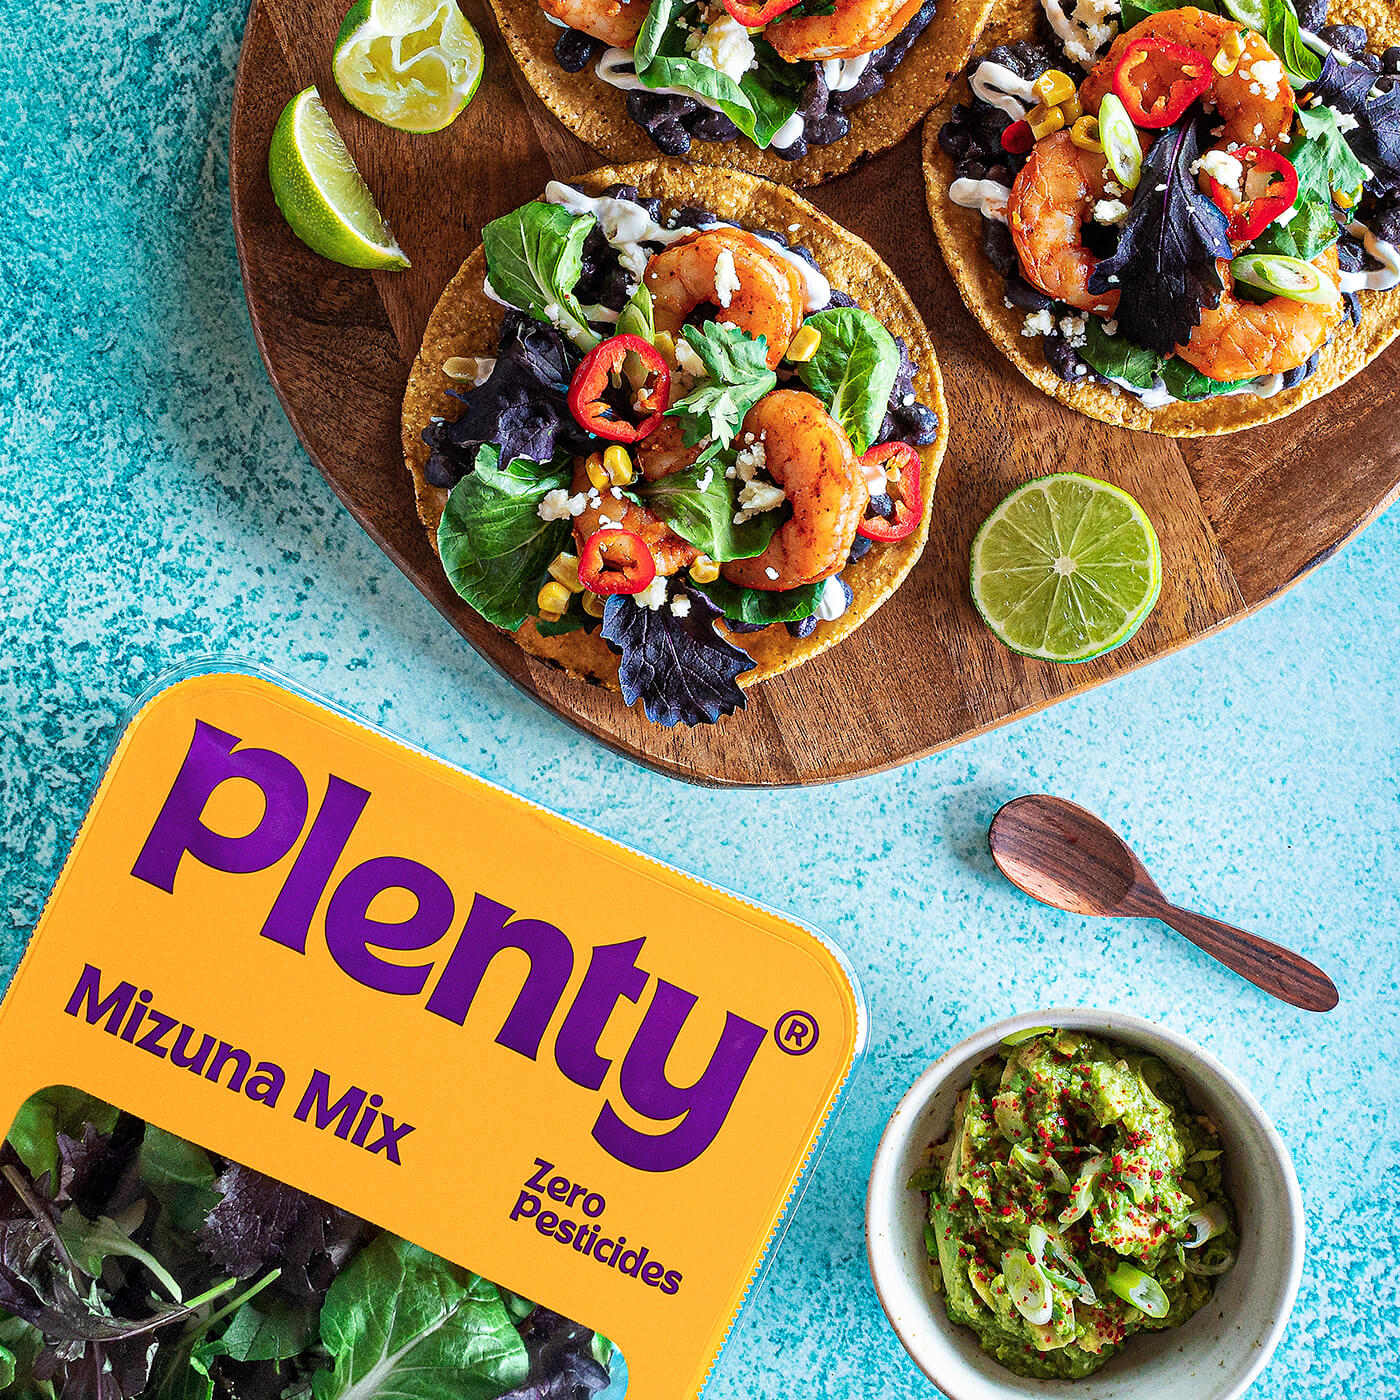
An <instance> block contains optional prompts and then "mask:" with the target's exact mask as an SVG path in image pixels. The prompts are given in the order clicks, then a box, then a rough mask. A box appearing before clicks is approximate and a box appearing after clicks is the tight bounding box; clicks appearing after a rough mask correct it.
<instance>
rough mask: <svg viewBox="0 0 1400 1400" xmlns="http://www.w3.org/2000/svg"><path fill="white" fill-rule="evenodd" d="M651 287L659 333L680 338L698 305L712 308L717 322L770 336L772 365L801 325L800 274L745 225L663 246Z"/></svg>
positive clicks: (650, 266) (651, 266)
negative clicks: (743, 228) (741, 227)
mask: <svg viewBox="0 0 1400 1400" xmlns="http://www.w3.org/2000/svg"><path fill="white" fill-rule="evenodd" d="M646 285H647V288H648V290H649V291H650V292H651V296H652V314H653V318H654V320H655V324H656V329H657V330H658V331H664V332H666V333H667V334H668V335H671V336H674V337H676V338H679V336H680V333H681V327H682V326H683V325H685V322H686V318H687V317H688V316H689V315H690V314H691V312H693V311H694V310H695V309H696V307H699V306H707V305H708V306H713V307H714V308H715V319H716V320H718V321H722V322H725V323H727V324H728V325H732V326H737V327H738V328H739V329H740V330H741V331H743V332H744V333H745V334H746V335H748V336H751V337H752V338H753V339H755V340H756V339H758V337H759V336H763V337H764V338H765V341H766V343H767V347H768V367H769V369H776V368H777V366H778V362H779V361H780V360H781V359H782V358H783V356H784V355H785V354H786V353H787V348H788V345H789V344H790V343H791V341H792V338H793V336H795V335H796V334H797V332H798V331H799V330H800V329H801V327H802V312H803V296H802V278H801V275H800V274H799V273H798V272H797V270H796V269H795V268H793V267H790V266H789V265H788V263H787V262H786V261H785V260H784V259H783V258H781V257H779V256H778V254H776V253H775V252H773V250H772V249H770V248H769V247H768V245H767V244H765V243H763V242H761V241H760V240H759V239H757V238H755V237H754V236H753V234H751V233H745V232H744V231H743V230H742V229H737V228H727V227H720V228H712V229H702V230H700V231H699V232H698V233H694V234H690V235H688V236H687V237H685V238H682V239H679V240H677V241H676V242H675V243H672V244H671V246H670V247H669V248H663V249H662V251H661V252H659V253H657V254H656V255H655V256H654V257H653V258H652V259H651V261H650V262H649V263H647V270H646Z"/></svg>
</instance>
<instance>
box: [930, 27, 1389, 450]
mask: <svg viewBox="0 0 1400 1400" xmlns="http://www.w3.org/2000/svg"><path fill="white" fill-rule="evenodd" d="M1040 13H1041V9H1040V3H1039V0H998V3H997V5H996V7H995V9H994V11H993V14H992V17H991V20H990V21H989V23H988V26H987V29H986V32H985V34H984V36H983V40H982V43H981V45H980V46H979V47H980V49H981V50H982V51H983V52H985V51H986V50H988V49H991V48H994V47H995V46H996V45H997V44H1007V43H1011V42H1013V41H1014V40H1016V39H1028V40H1034V39H1035V37H1036V32H1037V24H1038V20H1039V16H1040ZM1329 21H1330V22H1331V23H1333V24H1364V25H1365V26H1366V32H1367V36H1368V42H1369V44H1370V46H1371V47H1372V48H1373V49H1377V50H1379V51H1384V50H1385V49H1386V48H1387V47H1388V46H1390V45H1391V44H1397V43H1400V14H1397V12H1396V9H1395V7H1394V6H1392V5H1390V4H1387V3H1384V0H1334V3H1333V5H1332V9H1331V13H1330V15H1329ZM971 100H972V95H971V90H970V88H969V86H968V81H967V76H966V74H964V75H962V76H961V77H959V79H958V81H957V82H956V83H955V84H954V85H953V89H952V91H951V92H950V93H949V94H948V98H947V100H946V102H945V103H944V104H943V106H942V107H940V108H939V109H938V110H937V111H935V112H932V113H931V114H930V115H929V118H928V121H927V122H926V124H925V126H924V179H925V190H926V194H927V198H928V207H929V214H930V215H931V216H932V219H933V227H934V231H935V233H936V234H937V235H938V243H939V246H940V247H941V248H942V250H943V256H944V259H945V260H946V261H947V264H948V268H949V270H950V271H951V272H952V274H953V278H954V280H955V281H956V282H957V284H958V289H959V290H960V291H961V293H962V298H963V301H965V302H966V303H967V306H968V308H969V309H970V310H971V311H972V313H973V315H974V316H976V317H977V319H978V320H979V321H980V322H981V323H982V326H983V328H984V329H985V330H986V332H987V334H988V335H989V336H991V338H992V340H993V341H994V342H995V344H996V346H997V348H998V349H999V350H1000V351H1001V352H1002V354H1004V355H1005V356H1006V357H1007V359H1009V360H1010V361H1011V363H1012V364H1013V365H1015V366H1016V368H1017V369H1018V370H1020V371H1021V373H1022V374H1024V375H1025V376H1026V378H1027V379H1029V380H1030V381H1031V382H1032V383H1033V384H1035V385H1037V386H1038V387H1039V388H1041V389H1043V390H1044V391H1045V392H1046V393H1047V394H1050V395H1051V396H1052V397H1053V398H1056V399H1059V401H1060V402H1061V403H1063V404H1065V405H1067V406H1068V407H1069V408H1072V409H1075V410H1076V411H1077V412H1079V413H1083V414H1086V415H1087V416H1088V417H1090V418H1098V419H1100V420H1101V421H1103V422H1105V423H1113V424H1115V425H1117V426H1120V427H1125V428H1138V429H1142V430H1143V431H1146V432H1152V433H1160V434H1162V435H1164V436H1168V437H1215V436H1219V435H1220V434H1222V433H1235V432H1239V431H1240V430H1241V429H1243V428H1257V427H1259V426H1261V425H1262V424H1264V423H1272V422H1274V421H1275V419H1278V418H1284V417H1286V416H1287V415H1288V414H1290V413H1296V412H1297V410H1298V409H1300V408H1302V407H1303V406H1304V405H1305V404H1309V403H1311V402H1312V401H1313V400H1314V399H1318V398H1321V397H1322V395H1323V394H1326V393H1330V392H1331V390H1333V389H1335V388H1337V386H1338V385H1340V384H1344V383H1346V381H1347V380H1348V379H1350V378H1351V377H1352V376H1353V375H1354V374H1357V373H1358V372H1360V371H1361V370H1362V369H1364V368H1365V367H1366V366H1367V365H1368V364H1370V362H1371V361H1372V360H1374V359H1375V358H1376V356H1377V355H1379V354H1380V353H1381V352H1382V351H1383V350H1384V349H1385V348H1386V346H1388V345H1389V344H1390V343H1391V341H1393V340H1394V339H1395V337H1396V336H1397V335H1400V288H1396V289H1395V290H1393V291H1389V292H1362V293H1361V324H1360V325H1359V326H1353V325H1352V324H1351V321H1350V320H1349V319H1348V320H1344V321H1343V322H1342V325H1341V326H1340V327H1339V328H1338V330H1337V332H1336V334H1335V335H1334V336H1333V337H1332V342H1331V344H1330V345H1328V346H1327V348H1326V349H1325V350H1323V352H1322V359H1321V362H1320V363H1319V366H1318V370H1317V373H1316V374H1314V375H1312V376H1311V377H1310V378H1308V379H1306V380H1304V381H1303V383H1302V384H1300V385H1299V386H1298V387H1297V388H1296V389H1288V390H1285V391H1284V392H1283V393H1280V394H1276V395H1275V396H1274V397H1273V398H1271V399H1260V398H1256V397H1255V396H1254V395H1253V394H1242V395H1237V396H1233V397H1230V398H1215V399H1206V400H1203V401H1202V402H1200V403H1174V404H1169V405H1168V406H1167V407H1166V408H1160V409H1156V410H1152V409H1147V408H1144V407H1143V405H1142V404H1141V403H1140V402H1139V401H1138V400H1137V399H1136V398H1135V397H1134V396H1133V395H1131V394H1129V393H1127V392H1126V391H1124V392H1122V393H1120V394H1115V393H1113V392H1112V390H1110V389H1107V388H1105V387H1104V386H1102V385H1099V384H1068V383H1066V382H1065V381H1064V380H1063V379H1061V378H1060V377H1059V375H1057V374H1056V373H1055V372H1054V370H1052V369H1051V368H1050V366H1049V365H1047V364H1046V363H1045V358H1044V355H1043V354H1042V352H1041V346H1040V341H1039V340H1038V339H1029V338H1027V337H1025V336H1023V335H1022V334H1021V330H1022V327H1023V325H1024V322H1025V313H1024V312H1023V311H1018V310H1015V309H1014V308H1011V307H1008V306H1007V305H1006V302H1005V285H1006V284H1005V279H1004V278H1002V277H1001V275H1000V274H999V273H998V272H997V270H996V269H995V268H994V267H993V266H992V265H991V263H990V262H988V260H987V258H986V256H985V255H984V254H983V252H982V247H981V240H982V218H981V215H980V214H979V213H978V212H977V210H975V209H963V208H960V207H959V206H958V205H956V204H954V203H953V202H952V200H951V199H949V198H948V187H949V185H950V184H951V183H952V180H953V161H952V160H951V158H950V157H949V156H947V155H945V154H944V152H943V151H942V150H941V149H940V148H939V145H938V129H939V127H940V126H942V125H943V123H944V122H945V121H947V120H948V117H949V113H950V111H951V109H952V106H953V104H954V103H956V102H970V101H971Z"/></svg>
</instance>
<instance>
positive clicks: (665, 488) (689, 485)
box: [634, 460, 783, 564]
mask: <svg viewBox="0 0 1400 1400" xmlns="http://www.w3.org/2000/svg"><path fill="white" fill-rule="evenodd" d="M634 489H635V493H636V496H637V498H638V499H639V500H640V501H641V502H642V504H643V505H645V506H646V507H647V508H648V509H649V510H651V511H653V512H654V513H655V514H656V515H659V516H660V517H661V519H662V520H664V521H665V522H666V523H667V524H668V525H669V526H670V527H671V528H672V529H673V530H674V531H675V532H676V534H678V535H679V536H680V537H681V538H682V539H684V540H688V541H689V542H690V543H691V544H693V545H694V546H695V547H696V548H697V549H701V550H703V551H704V552H705V553H706V554H708V555H709V556H710V558H711V559H714V560H716V561H717V562H718V563H721V564H723V563H725V562H726V561H728V560H730V559H752V558H753V557H754V555H756V554H762V553H763V551H764V550H765V549H767V548H768V542H769V541H770V540H771V539H772V538H773V533H774V531H776V530H777V528H778V525H779V523H780V522H781V521H782V519H783V510H782V508H781V507H779V508H778V509H777V510H765V511H763V512H762V513H761V514H759V515H755V516H753V517H752V518H751V519H749V520H746V521H745V522H744V523H743V524H742V525H736V524H735V523H734V516H735V514H736V513H737V512H738V509H739V505H738V491H737V489H736V483H735V482H732V481H730V480H728V479H727V478H726V477H725V475H724V467H723V465H722V464H721V463H720V462H719V461H718V460H715V461H710V462H707V463H704V464H703V465H695V466H690V467H687V468H686V469H685V470H684V471H680V472H676V473H674V474H673V475H671V476H664V477H662V478H661V480H659V481H652V482H647V483H644V484H642V485H639V486H637V487H636V488H634Z"/></svg>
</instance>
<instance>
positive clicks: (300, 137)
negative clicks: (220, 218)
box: [267, 87, 408, 267]
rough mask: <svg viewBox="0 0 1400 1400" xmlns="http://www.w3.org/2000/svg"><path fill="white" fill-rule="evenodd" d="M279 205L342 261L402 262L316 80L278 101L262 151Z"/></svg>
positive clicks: (295, 226) (311, 242)
mask: <svg viewBox="0 0 1400 1400" xmlns="http://www.w3.org/2000/svg"><path fill="white" fill-rule="evenodd" d="M267 176H268V179H269V180H271V181H272V194H273V197H274V198H275V199H276V200H277V207H278V208H279V209H280V210H281V211H282V213H283V214H284V215H285V216H286V219H287V222H288V223H289V224H290V225H291V226H292V232H293V233H294V234H296V236H297V237H298V238H300V239H301V241H302V242H303V243H305V244H306V246H307V247H308V248H311V249H313V250H314V251H315V252H317V253H320V254H321V256H322V257H324V258H330V260H331V261H332V262H338V263H343V264H344V265H345V266H346V267H407V266H408V259H407V258H406V257H404V253H403V249H402V248H400V247H399V245H398V243H397V242H395V240H394V235H393V234H392V233H391V232H390V231H389V225H388V224H386V223H385V222H384V216H383V215H382V214H381V213H380V212H379V209H378V207H377V206H376V205H375V202H374V196H373V195H372V194H370V192H369V186H368V185H366V184H365V182H364V180H363V179H361V178H360V172H359V171H358V170H356V169H355V162H354V161H353V160H351V159H350V152H349V151H347V150H346V149H345V142H344V141H342V140H341V139H340V133H339V132H338V131H337V130H336V129H335V123H334V122H333V121H332V120H331V118H330V113H329V112H327V111H326V109H325V107H324V106H323V105H322V103H321V96H320V94H319V93H318V92H317V91H316V89H315V88H314V87H309V88H307V89H305V91H303V92H299V93H297V95H296V96H295V97H294V98H292V100H291V101H290V102H289V103H287V105H286V106H285V107H284V108H283V109H282V115H281V116H280V117H278V118H277V126H276V127H275V129H274V130H273V133H272V145H271V147H270V148H269V149H268V153H267Z"/></svg>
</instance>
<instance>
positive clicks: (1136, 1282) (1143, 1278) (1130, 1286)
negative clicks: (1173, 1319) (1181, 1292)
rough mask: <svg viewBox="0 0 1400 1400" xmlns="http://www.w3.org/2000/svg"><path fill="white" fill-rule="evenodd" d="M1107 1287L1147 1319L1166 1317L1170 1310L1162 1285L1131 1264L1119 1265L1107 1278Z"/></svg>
mask: <svg viewBox="0 0 1400 1400" xmlns="http://www.w3.org/2000/svg"><path fill="white" fill-rule="evenodd" d="M1108 1286H1109V1287H1110V1288H1111V1289H1112V1290H1113V1291H1114V1292H1115V1293H1116V1294H1117V1295H1118V1296H1119V1297H1120V1298H1121V1299H1122V1300H1123V1301H1124V1302H1125V1303H1131V1304H1132V1305H1133V1306H1134V1307H1135V1308H1137V1309H1138V1311H1139V1312H1145V1313H1146V1314H1147V1315H1148V1317H1166V1315H1167V1313H1168V1311H1169V1310H1170V1309H1171V1303H1170V1302H1168V1300H1167V1295H1166V1294H1165V1293H1164V1292H1163V1291H1162V1285H1161V1284H1160V1283H1158V1282H1157V1280H1156V1279H1155V1278H1153V1277H1152V1275H1151V1274H1145V1273H1143V1271H1142V1270H1141V1269H1136V1268H1134V1267H1133V1266H1132V1265H1131V1264H1119V1265H1118V1267H1117V1268H1116V1269H1114V1270H1113V1272H1112V1273H1111V1274H1109V1276H1108Z"/></svg>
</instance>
